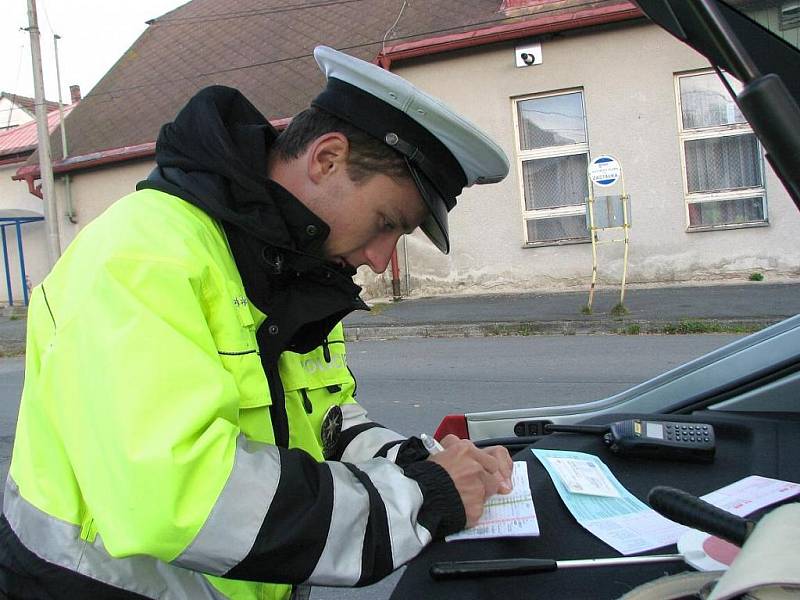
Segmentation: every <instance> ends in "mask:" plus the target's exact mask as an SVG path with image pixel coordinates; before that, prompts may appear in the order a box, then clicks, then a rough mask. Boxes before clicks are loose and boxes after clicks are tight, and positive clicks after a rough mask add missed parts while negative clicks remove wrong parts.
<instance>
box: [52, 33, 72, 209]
mask: <svg viewBox="0 0 800 600" xmlns="http://www.w3.org/2000/svg"><path fill="white" fill-rule="evenodd" d="M60 39H61V36H60V35H58V34H57V33H54V34H53V47H54V48H55V53H56V83H57V84H58V125H59V129H60V130H61V160H64V159H66V158H67V155H68V154H69V152H68V151H67V128H66V126H65V125H64V101H63V100H62V98H61V70H60V69H59V66H58V40H60ZM64 190H65V194H64V196H65V204H66V205H67V209H66V214H67V219H69V222H70V223H77V221H76V220H75V211H74V210H73V209H72V191H71V190H70V177H69V173H65V174H64Z"/></svg>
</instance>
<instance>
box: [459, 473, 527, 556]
mask: <svg viewBox="0 0 800 600" xmlns="http://www.w3.org/2000/svg"><path fill="white" fill-rule="evenodd" d="M512 481H513V483H514V489H513V490H512V492H511V493H510V494H495V495H494V496H492V497H491V498H489V499H488V500H487V501H486V504H485V505H484V507H483V514H482V515H481V518H480V520H479V521H478V523H477V524H476V525H475V526H474V527H470V528H469V529H465V530H464V531H460V532H458V533H454V534H451V535H448V536H447V537H446V538H445V539H446V540H447V541H448V542H452V541H455V540H474V539H483V538H495V537H519V536H537V535H539V522H538V521H537V520H536V510H535V509H534V508H533V498H532V497H531V486H530V483H529V482H528V467H527V464H526V463H525V462H524V461H515V462H514V473H513V474H512Z"/></svg>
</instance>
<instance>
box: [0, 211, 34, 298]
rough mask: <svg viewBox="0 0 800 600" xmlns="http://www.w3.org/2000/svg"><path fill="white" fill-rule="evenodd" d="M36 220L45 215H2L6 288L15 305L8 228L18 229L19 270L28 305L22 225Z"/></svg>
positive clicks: (0, 221) (0, 219)
mask: <svg viewBox="0 0 800 600" xmlns="http://www.w3.org/2000/svg"><path fill="white" fill-rule="evenodd" d="M36 221H44V217H38V216H30V217H27V216H26V217H6V216H0V236H2V239H3V264H4V265H5V269H6V288H7V289H8V305H9V306H14V294H13V292H12V289H11V270H10V269H9V264H8V241H7V237H6V228H7V227H12V226H13V227H14V228H15V229H16V230H17V249H18V252H19V272H20V277H21V278H22V295H23V301H24V303H25V306H28V284H27V278H26V276H25V254H24V253H23V251H22V225H23V224H24V223H34V222H36Z"/></svg>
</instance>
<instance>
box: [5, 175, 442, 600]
mask: <svg viewBox="0 0 800 600" xmlns="http://www.w3.org/2000/svg"><path fill="white" fill-rule="evenodd" d="M264 319H265V316H264V315H263V314H262V313H260V311H259V310H258V309H256V308H255V307H254V306H253V304H252V303H251V302H250V301H249V300H248V298H247V295H246V294H245V291H244V288H243V285H242V281H241V278H240V276H239V274H238V272H237V269H236V264H235V262H234V260H233V257H232V255H231V252H230V249H229V247H228V245H227V242H226V238H225V235H224V233H223V231H222V229H221V228H220V226H219V225H218V224H217V223H216V222H215V221H214V220H212V219H211V218H210V217H209V216H208V215H206V214H205V213H204V212H203V211H202V210H200V209H199V208H197V207H195V206H193V205H191V204H189V203H187V202H185V201H183V200H181V199H179V198H176V197H174V196H170V195H168V194H165V193H163V192H160V191H155V190H142V191H138V192H136V193H134V194H131V195H129V196H127V197H125V198H123V199H121V200H119V201H118V202H116V203H115V204H114V205H112V206H111V207H110V208H109V209H108V210H107V211H106V212H105V213H104V214H103V215H101V216H100V217H99V218H98V219H96V220H95V221H94V222H93V223H91V224H90V225H88V226H87V227H86V228H85V229H84V230H82V231H81V233H80V234H79V235H78V237H77V238H76V240H75V241H74V242H73V243H72V244H71V245H70V246H69V247H68V248H67V250H66V252H65V253H64V255H63V257H62V258H61V260H60V261H59V262H58V264H57V265H56V267H55V268H54V270H53V271H52V272H51V273H50V275H48V277H47V278H46V279H45V280H44V282H43V283H42V284H41V285H40V286H38V287H37V288H36V289H35V290H34V292H33V294H32V297H31V303H30V307H29V316H28V349H27V356H26V374H25V385H24V391H23V398H22V403H21V408H20V415H19V423H18V428H17V435H16V440H15V446H14V452H13V458H12V463H11V468H10V473H9V479H8V483H7V485H6V490H5V506H4V518H5V519H7V522H8V524H9V525H10V528H11V529H12V530H13V532H14V535H15V536H16V537H17V538H18V539H19V542H21V543H22V544H23V545H24V546H25V547H27V548H28V549H30V550H32V551H33V552H34V553H35V554H36V555H37V556H38V557H39V558H40V559H43V560H45V561H47V562H49V563H52V564H55V565H58V566H61V567H64V568H65V569H67V570H69V571H71V572H77V573H80V574H82V575H85V576H87V577H89V578H90V579H91V580H93V581H96V582H98V585H100V584H102V585H108V586H113V587H115V588H119V589H120V590H127V592H131V593H133V594H139V595H140V596H144V597H147V598H187V599H189V598H191V599H193V600H195V599H201V598H214V599H217V598H237V599H279V598H286V597H288V596H289V595H290V593H291V589H292V584H300V583H303V582H308V583H318V584H322V585H360V584H365V583H369V582H372V581H375V580H377V579H379V578H381V577H383V576H384V575H386V574H387V573H388V572H390V571H391V570H393V569H394V568H397V567H398V566H400V565H401V564H403V563H405V562H406V561H408V560H409V559H410V558H412V557H413V556H415V555H416V554H417V553H418V552H419V551H420V550H421V549H422V548H423V547H424V546H425V545H426V544H427V543H428V542H429V541H430V540H431V538H432V536H434V535H437V531H436V530H437V528H438V527H439V526H440V522H439V521H438V519H439V518H440V516H439V513H438V512H437V511H436V510H434V509H433V508H431V509H430V510H428V505H430V506H433V504H436V503H439V504H442V503H443V502H452V501H456V502H458V496H457V493H456V492H455V489H454V488H453V486H452V482H450V480H449V479H448V478H447V477H446V475H445V476H444V478H442V475H443V474H444V471H441V470H440V469H439V467H438V466H435V465H433V463H431V462H430V461H422V462H424V463H425V464H424V465H422V464H420V463H413V464H411V465H410V466H406V467H401V466H398V465H397V464H395V462H393V458H394V457H395V456H396V453H397V449H398V447H399V445H400V444H401V442H402V441H403V440H404V438H403V437H402V436H400V435H398V434H396V433H393V432H391V431H389V430H387V429H384V428H382V427H380V426H376V424H374V423H372V422H370V421H369V420H368V419H367V418H366V416H365V415H366V413H365V411H364V410H363V409H362V408H361V407H360V405H359V404H357V403H356V402H355V400H354V398H353V392H354V386H355V382H354V380H353V378H352V376H351V374H350V372H349V369H348V368H347V361H346V354H345V344H344V339H343V334H342V327H341V324H340V325H338V326H337V327H336V328H335V329H334V330H333V331H332V332H331V334H330V335H329V337H328V340H327V344H326V346H327V347H326V348H323V347H320V348H317V349H316V350H314V351H312V352H310V353H308V354H303V355H300V354H295V353H292V352H284V353H283V354H282V355H281V356H280V360H279V364H278V366H279V372H280V379H281V383H282V386H283V389H284V391H285V398H286V400H285V403H286V413H287V416H288V422H289V431H290V438H289V448H280V447H277V446H275V445H274V437H273V432H272V426H271V421H270V412H269V407H270V403H271V400H270V393H269V388H268V382H267V379H266V375H265V373H264V370H263V368H262V365H261V363H260V359H259V351H258V346H257V344H256V338H255V332H256V330H257V328H258V326H259V324H260V323H261V322H262V321H263V320H264ZM331 407H339V408H340V409H341V415H340V421H341V422H342V436H341V440H340V443H339V447H338V449H337V452H336V455H335V456H334V457H332V458H334V459H335V460H329V461H327V462H326V461H325V460H324V456H323V441H322V439H321V431H322V429H323V424H324V421H325V420H326V418H327V419H328V421H331V422H325V424H326V425H328V426H335V425H336V423H333V422H332V421H335V418H334V417H335V416H336V409H334V410H333V411H331ZM434 467H435V468H434ZM437 469H439V470H437ZM440 471H441V472H440ZM443 481H444V482H445V485H442V482H443ZM448 482H449V486H450V487H449V488H448V487H447V485H448ZM453 494H455V495H453ZM431 503H433V504H431ZM426 515H427V516H426ZM264 582H277V583H264ZM120 597H128V596H120Z"/></svg>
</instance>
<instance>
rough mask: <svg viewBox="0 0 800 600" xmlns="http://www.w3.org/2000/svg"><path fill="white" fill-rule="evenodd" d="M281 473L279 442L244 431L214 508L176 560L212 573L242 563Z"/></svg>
mask: <svg viewBox="0 0 800 600" xmlns="http://www.w3.org/2000/svg"><path fill="white" fill-rule="evenodd" d="M280 477H281V459H280V454H279V451H278V448H276V447H275V446H271V445H269V444H261V443H258V442H253V441H250V440H247V439H246V438H245V437H244V436H243V435H240V436H239V438H238V439H237V440H236V455H235V458H234V463H233V469H232V470H231V474H230V475H229V477H228V481H227V482H226V483H225V487H224V488H223V489H222V492H221V493H220V495H219V497H218V498H217V502H216V504H215V505H214V508H213V509H212V510H211V514H209V515H208V519H207V520H206V522H205V523H204V524H203V527H202V529H201V530H200V531H199V532H198V533H197V535H196V536H195V538H194V540H193V541H192V543H191V544H189V546H187V547H186V549H185V550H184V551H183V552H182V553H181V554H180V556H178V557H177V558H176V559H175V560H174V561H172V563H173V564H176V565H179V566H181V567H185V568H187V569H192V570H196V571H203V572H205V573H211V574H212V575H222V574H223V573H227V572H228V571H230V570H231V569H232V568H233V567H235V566H236V565H237V564H239V563H240V562H241V561H242V560H243V559H244V558H245V557H246V556H247V554H248V553H249V552H250V549H251V548H252V547H253V543H254V542H255V539H256V536H257V535H258V532H259V531H260V530H261V525H262V523H263V522H264V518H265V517H266V516H267V511H268V510H269V507H270V504H272V499H273V498H274V497H275V492H276V491H277V489H278V482H279V481H280ZM243 498H246V499H247V501H246V502H243V501H242V499H243Z"/></svg>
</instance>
